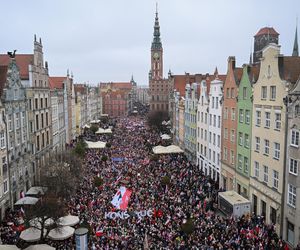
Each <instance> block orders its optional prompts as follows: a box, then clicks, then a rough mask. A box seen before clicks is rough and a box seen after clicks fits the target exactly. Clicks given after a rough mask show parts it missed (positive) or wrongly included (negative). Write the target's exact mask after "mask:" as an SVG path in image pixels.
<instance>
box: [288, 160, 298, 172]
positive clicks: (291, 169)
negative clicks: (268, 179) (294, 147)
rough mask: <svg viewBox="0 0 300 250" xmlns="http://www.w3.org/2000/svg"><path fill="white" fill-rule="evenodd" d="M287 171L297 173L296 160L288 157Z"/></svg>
mask: <svg viewBox="0 0 300 250" xmlns="http://www.w3.org/2000/svg"><path fill="white" fill-rule="evenodd" d="M289 172H290V174H294V175H298V160H295V159H292V158H290V164H289Z"/></svg>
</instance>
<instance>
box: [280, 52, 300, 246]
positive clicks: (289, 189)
mask: <svg viewBox="0 0 300 250" xmlns="http://www.w3.org/2000/svg"><path fill="white" fill-rule="evenodd" d="M294 56H295V55H294ZM285 103H286V104H287V114H286V117H287V128H286V130H287V138H286V141H287V145H286V147H287V149H286V150H287V157H286V169H285V176H286V177H285V179H286V181H285V198H284V203H283V204H284V215H283V230H282V231H283V239H284V240H286V241H287V242H288V243H289V245H290V246H291V247H296V246H297V244H298V243H299V242H300V198H299V197H300V196H299V192H300V171H299V167H300V78H299V79H298V81H297V83H296V84H295V85H294V86H292V87H291V90H290V91H289V94H288V97H287V98H286V99H285Z"/></svg>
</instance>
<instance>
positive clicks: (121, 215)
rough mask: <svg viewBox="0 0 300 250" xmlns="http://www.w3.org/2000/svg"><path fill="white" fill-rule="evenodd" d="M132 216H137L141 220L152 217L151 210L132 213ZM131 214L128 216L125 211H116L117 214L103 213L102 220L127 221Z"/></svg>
mask: <svg viewBox="0 0 300 250" xmlns="http://www.w3.org/2000/svg"><path fill="white" fill-rule="evenodd" d="M132 213H134V216H137V217H138V218H139V219H142V218H144V217H149V218H150V217H152V215H153V210H151V209H149V210H142V211H134V212H132ZM130 216H132V215H131V214H129V213H128V212H127V211H118V212H108V213H107V212H105V215H104V219H111V220H116V219H121V220H126V219H128V218H129V217H130Z"/></svg>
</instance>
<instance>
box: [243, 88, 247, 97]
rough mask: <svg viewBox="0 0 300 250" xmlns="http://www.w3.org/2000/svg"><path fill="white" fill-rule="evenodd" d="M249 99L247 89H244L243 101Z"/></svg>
mask: <svg viewBox="0 0 300 250" xmlns="http://www.w3.org/2000/svg"><path fill="white" fill-rule="evenodd" d="M246 98H247V87H243V99H246Z"/></svg>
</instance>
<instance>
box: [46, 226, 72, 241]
mask: <svg viewBox="0 0 300 250" xmlns="http://www.w3.org/2000/svg"><path fill="white" fill-rule="evenodd" d="M74 231H75V229H74V228H73V227H70V226H64V227H58V228H54V229H52V230H50V232H49V235H48V237H49V238H50V239H52V240H65V239H68V238H70V237H71V236H73V234H74Z"/></svg>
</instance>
